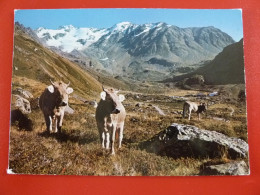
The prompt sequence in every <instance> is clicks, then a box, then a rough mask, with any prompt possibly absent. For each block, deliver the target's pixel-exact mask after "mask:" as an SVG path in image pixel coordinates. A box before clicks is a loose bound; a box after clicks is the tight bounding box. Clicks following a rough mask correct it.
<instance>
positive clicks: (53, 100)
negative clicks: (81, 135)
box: [39, 81, 73, 133]
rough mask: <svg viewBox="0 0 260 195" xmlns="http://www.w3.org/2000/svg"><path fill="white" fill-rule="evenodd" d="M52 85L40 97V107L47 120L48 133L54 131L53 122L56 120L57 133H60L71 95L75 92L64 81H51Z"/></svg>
mask: <svg viewBox="0 0 260 195" xmlns="http://www.w3.org/2000/svg"><path fill="white" fill-rule="evenodd" d="M51 83H52V84H51V85H50V86H48V87H47V88H46V89H45V90H44V92H43V93H42V95H41V96H40V99H39V106H40V108H41V110H42V112H43V115H44V118H45V122H46V126H47V132H48V133H50V132H51V131H52V121H53V120H54V122H55V123H54V125H55V132H56V133H57V132H58V133H60V132H61V126H62V120H63V117H64V111H65V108H66V107H67V106H68V100H69V94H70V93H72V92H73V89H72V88H71V87H68V86H69V84H65V83H63V82H62V81H59V82H52V81H51Z"/></svg>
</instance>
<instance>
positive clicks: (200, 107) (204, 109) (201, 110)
mask: <svg viewBox="0 0 260 195" xmlns="http://www.w3.org/2000/svg"><path fill="white" fill-rule="evenodd" d="M198 110H199V112H206V111H207V105H206V104H205V103H201V104H200V105H199V106H198Z"/></svg>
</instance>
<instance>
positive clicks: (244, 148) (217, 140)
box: [141, 123, 248, 159]
mask: <svg viewBox="0 0 260 195" xmlns="http://www.w3.org/2000/svg"><path fill="white" fill-rule="evenodd" d="M141 148H143V149H146V150H147V151H148V152H153V153H156V154H159V155H166V156H171V157H174V158H178V157H205V158H207V157H210V158H214V157H221V156H223V154H225V155H227V156H228V157H229V158H231V159H235V158H239V157H247V155H248V144H247V143H246V142H245V141H244V140H242V139H238V138H235V137H228V136H226V135H224V134H222V133H218V132H216V131H209V130H203V129H199V128H198V127H195V126H191V125H183V124H177V123H173V124H172V125H171V126H169V127H168V128H167V129H166V130H164V131H162V132H160V133H158V134H157V135H155V136H154V137H153V138H151V139H150V140H148V141H146V142H143V143H141Z"/></svg>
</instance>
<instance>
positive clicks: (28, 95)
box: [15, 87, 33, 99]
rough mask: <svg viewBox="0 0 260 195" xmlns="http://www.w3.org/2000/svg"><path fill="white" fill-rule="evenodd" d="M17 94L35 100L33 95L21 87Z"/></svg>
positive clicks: (16, 90)
mask: <svg viewBox="0 0 260 195" xmlns="http://www.w3.org/2000/svg"><path fill="white" fill-rule="evenodd" d="M15 92H16V93H18V95H21V96H23V97H24V98H27V99H28V98H33V95H32V94H31V92H29V91H26V90H24V89H22V88H21V87H18V88H16V89H15Z"/></svg>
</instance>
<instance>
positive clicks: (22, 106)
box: [12, 95, 31, 114]
mask: <svg viewBox="0 0 260 195" xmlns="http://www.w3.org/2000/svg"><path fill="white" fill-rule="evenodd" d="M12 107H13V108H14V109H19V110H20V111H21V112H22V113H23V114H29V113H31V105H30V102H29V101H28V100H27V99H25V98H23V97H21V96H19V95H12Z"/></svg>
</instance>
